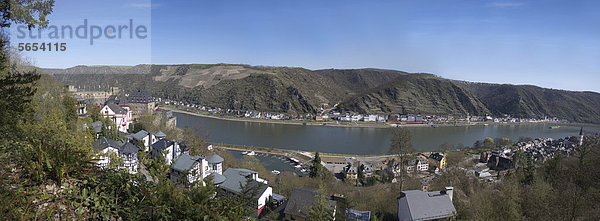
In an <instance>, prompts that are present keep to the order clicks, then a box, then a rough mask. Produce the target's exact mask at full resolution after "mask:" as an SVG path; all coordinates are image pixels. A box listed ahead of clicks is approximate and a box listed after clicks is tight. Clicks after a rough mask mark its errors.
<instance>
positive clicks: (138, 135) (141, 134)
mask: <svg viewBox="0 0 600 221" xmlns="http://www.w3.org/2000/svg"><path fill="white" fill-rule="evenodd" d="M146 136H148V132H146V131H145V130H140V131H139V132H137V133H135V134H134V135H133V139H136V140H142V139H144V137H146Z"/></svg>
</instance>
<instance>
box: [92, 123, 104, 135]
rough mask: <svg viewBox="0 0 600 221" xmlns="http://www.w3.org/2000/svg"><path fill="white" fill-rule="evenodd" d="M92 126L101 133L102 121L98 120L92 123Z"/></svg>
mask: <svg viewBox="0 0 600 221" xmlns="http://www.w3.org/2000/svg"><path fill="white" fill-rule="evenodd" d="M92 127H93V128H94V130H95V131H96V133H100V132H101V131H102V122H100V121H96V122H94V123H92Z"/></svg>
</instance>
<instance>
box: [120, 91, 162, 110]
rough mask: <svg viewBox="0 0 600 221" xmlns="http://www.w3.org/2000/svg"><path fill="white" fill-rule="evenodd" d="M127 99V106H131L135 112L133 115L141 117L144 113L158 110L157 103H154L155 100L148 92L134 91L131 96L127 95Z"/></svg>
mask: <svg viewBox="0 0 600 221" xmlns="http://www.w3.org/2000/svg"><path fill="white" fill-rule="evenodd" d="M126 97H127V99H125V101H126V103H127V105H129V106H130V107H131V109H132V111H133V115H135V116H139V115H140V114H141V113H144V112H151V111H154V109H155V108H156V102H154V98H153V97H152V96H150V94H149V93H148V92H147V91H141V90H137V91H133V92H131V93H129V94H126Z"/></svg>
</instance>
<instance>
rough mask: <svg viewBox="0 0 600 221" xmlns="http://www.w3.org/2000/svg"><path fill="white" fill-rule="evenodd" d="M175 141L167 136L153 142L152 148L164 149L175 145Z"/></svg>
mask: <svg viewBox="0 0 600 221" xmlns="http://www.w3.org/2000/svg"><path fill="white" fill-rule="evenodd" d="M173 143H174V142H173V141H172V140H167V139H165V138H163V139H160V140H158V141H156V142H155V143H153V144H152V149H156V150H164V149H166V148H167V147H169V146H171V145H173Z"/></svg>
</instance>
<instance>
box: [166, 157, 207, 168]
mask: <svg viewBox="0 0 600 221" xmlns="http://www.w3.org/2000/svg"><path fill="white" fill-rule="evenodd" d="M201 160H202V157H201V156H190V155H188V154H183V155H181V156H179V157H178V158H177V161H175V163H174V164H173V165H171V169H173V170H176V171H179V172H185V171H188V170H190V169H192V167H193V166H194V164H196V163H197V162H198V161H201Z"/></svg>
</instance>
